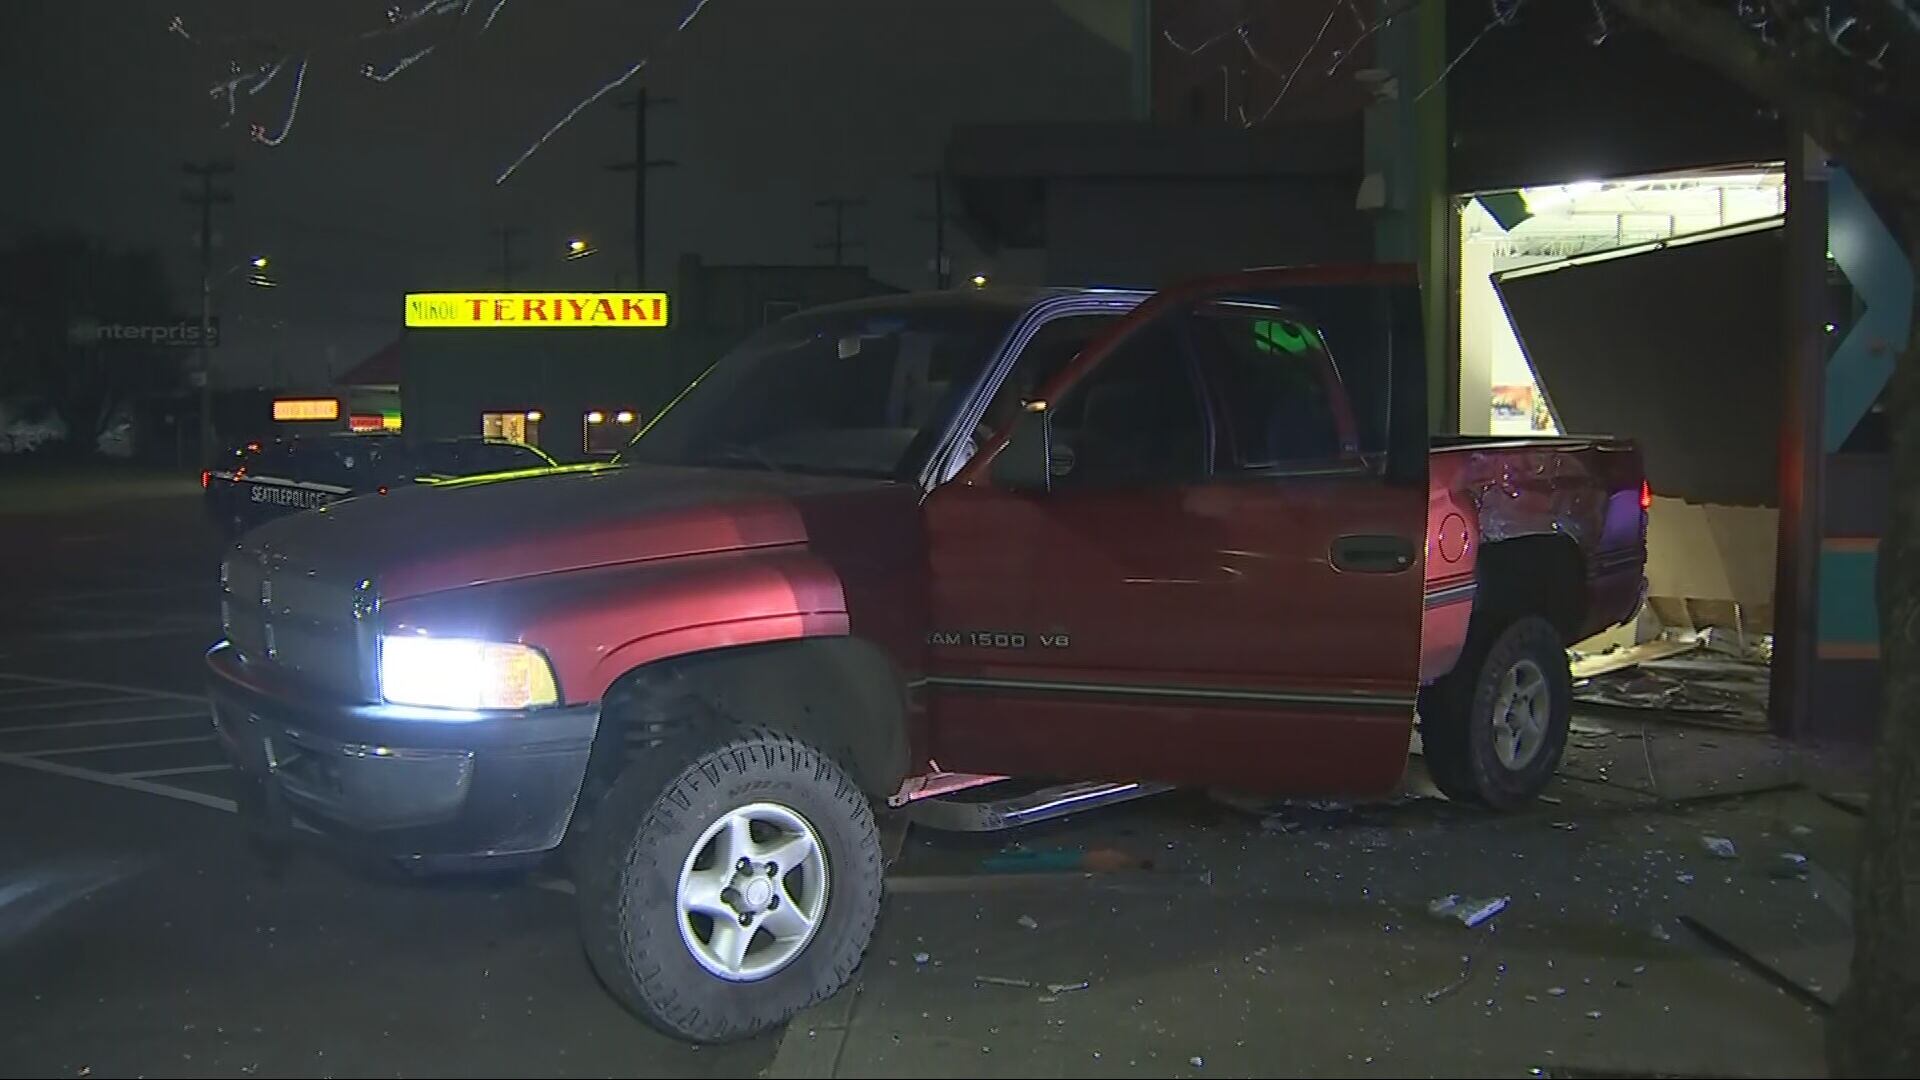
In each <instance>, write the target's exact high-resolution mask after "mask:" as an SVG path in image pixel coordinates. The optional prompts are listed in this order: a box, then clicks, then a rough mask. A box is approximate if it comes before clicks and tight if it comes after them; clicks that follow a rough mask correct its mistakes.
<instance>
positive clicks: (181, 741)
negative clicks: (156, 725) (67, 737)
mask: <svg viewBox="0 0 1920 1080" xmlns="http://www.w3.org/2000/svg"><path fill="white" fill-rule="evenodd" d="M212 741H213V736H211V735H184V736H182V737H180V738H178V739H140V740H138V741H136V742H115V743H102V744H100V745H99V746H62V747H60V748H59V749H57V750H35V751H33V752H32V753H30V754H21V755H20V756H21V757H30V758H50V757H59V756H61V755H63V754H95V753H99V752H100V751H103V750H139V749H141V748H143V747H148V746H186V745H188V744H189V743H202V742H212Z"/></svg>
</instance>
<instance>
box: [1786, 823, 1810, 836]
mask: <svg viewBox="0 0 1920 1080" xmlns="http://www.w3.org/2000/svg"><path fill="white" fill-rule="evenodd" d="M1787 832H1788V833H1789V834H1791V835H1793V836H1812V835H1813V827H1812V826H1810V825H1797V824H1796V825H1789V826H1787Z"/></svg>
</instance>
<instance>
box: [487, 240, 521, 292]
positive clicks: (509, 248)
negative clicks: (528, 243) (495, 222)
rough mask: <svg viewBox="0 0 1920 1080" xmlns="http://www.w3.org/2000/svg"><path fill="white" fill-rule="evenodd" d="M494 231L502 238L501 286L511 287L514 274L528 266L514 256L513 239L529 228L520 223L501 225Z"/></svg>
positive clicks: (504, 287)
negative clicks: (524, 227)
mask: <svg viewBox="0 0 1920 1080" xmlns="http://www.w3.org/2000/svg"><path fill="white" fill-rule="evenodd" d="M492 231H493V235H495V236H497V237H499V238H500V287H501V288H502V289H511V288H513V275H514V274H515V273H516V272H518V271H519V270H521V269H523V268H524V267H525V266H526V263H525V261H523V260H520V259H516V258H514V257H513V241H514V239H515V238H516V237H519V236H521V235H523V234H524V233H525V232H526V231H527V230H525V229H523V228H521V227H520V226H518V225H500V226H497V227H495V228H494V229H493V230H492Z"/></svg>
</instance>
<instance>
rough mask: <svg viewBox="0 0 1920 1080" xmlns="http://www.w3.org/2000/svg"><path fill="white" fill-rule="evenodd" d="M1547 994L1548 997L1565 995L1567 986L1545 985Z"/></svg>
mask: <svg viewBox="0 0 1920 1080" xmlns="http://www.w3.org/2000/svg"><path fill="white" fill-rule="evenodd" d="M1547 996H1548V997H1566V996H1567V988H1566V987H1564V986H1549V987H1547Z"/></svg>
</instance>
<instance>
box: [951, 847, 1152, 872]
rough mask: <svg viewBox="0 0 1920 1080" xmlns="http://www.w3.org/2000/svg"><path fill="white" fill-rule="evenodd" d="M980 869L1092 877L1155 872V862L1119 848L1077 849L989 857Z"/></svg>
mask: <svg viewBox="0 0 1920 1080" xmlns="http://www.w3.org/2000/svg"><path fill="white" fill-rule="evenodd" d="M980 869H981V870H984V871H986V872H987V873H990V874H1023V873H1024V874H1032V873H1045V872H1047V871H1062V870H1066V871H1073V870H1078V871H1081V872H1083V873H1088V874H1115V873H1120V872H1122V871H1126V870H1151V869H1153V860H1152V859H1143V858H1141V857H1140V856H1138V855H1135V854H1133V853H1132V852H1129V851H1121V850H1119V849H1118V848H1094V849H1092V850H1090V851H1089V850H1085V849H1082V848H1077V847H1064V848H1042V849H1039V850H1034V851H1029V850H1025V849H1015V850H1011V851H1002V852H999V853H997V854H993V855H989V856H987V857H986V858H984V859H981V860H980Z"/></svg>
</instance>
